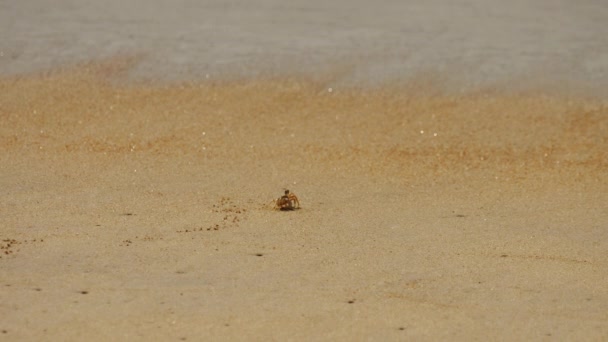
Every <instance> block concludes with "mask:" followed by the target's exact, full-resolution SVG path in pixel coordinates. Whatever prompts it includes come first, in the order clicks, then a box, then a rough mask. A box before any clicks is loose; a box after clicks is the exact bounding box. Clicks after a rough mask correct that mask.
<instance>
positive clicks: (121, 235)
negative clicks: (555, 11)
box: [0, 4, 608, 341]
mask: <svg viewBox="0 0 608 342" xmlns="http://www.w3.org/2000/svg"><path fill="white" fill-rule="evenodd" d="M435 5H437V4H435ZM2 6H9V7H10V6H16V5H7V4H4V5H2ZM22 6H25V7H27V6H26V5H22ZM437 6H439V5H437ZM76 8H78V6H76ZM22 10H24V11H25V9H22ZM583 10H585V7H583V9H582V10H581V11H583ZM301 11H303V13H307V12H306V10H305V9H301ZM49 17H52V16H49ZM13 45H14V46H16V45H15V44H13ZM76 54H78V52H76ZM84 57H85V58H86V57H87V56H84ZM152 59H153V58H152ZM16 60H18V58H16ZM60 60H62V61H69V62H72V61H71V60H70V58H67V59H65V58H64V59H62V58H60ZM147 60H148V59H146V58H145V57H143V60H142V57H141V56H139V57H137V58H123V57H116V58H110V59H106V60H102V61H99V62H91V63H86V64H80V65H77V66H72V67H63V68H62V69H61V70H54V71H51V72H46V73H42V74H41V73H37V72H32V71H36V70H37V67H34V66H32V68H31V69H29V71H27V70H26V71H27V72H26V71H23V70H20V69H19V67H18V64H15V63H18V62H12V63H14V64H13V67H12V69H11V70H14V72H8V71H6V70H4V73H3V76H2V77H1V78H0V120H1V124H0V194H1V197H0V248H1V249H0V252H1V253H2V254H1V258H0V340H7V341H8V340H11V341H14V340H32V341H40V340H58V341H66V340H169V341H171V340H189V341H192V340H194V341H196V340H260V341H262V340H264V341H266V340H278V341H282V340H288V339H292V340H303V341H304V340H349V341H350V340H379V341H385V340H467V341H468V340H488V339H490V340H572V341H581V340H588V341H602V340H607V339H608V323H607V322H608V286H606V284H607V280H608V261H607V260H606V251H608V210H607V209H606V203H608V185H607V182H606V181H607V178H608V103H607V102H606V100H605V99H603V98H602V97H597V94H598V93H597V92H596V93H593V95H596V97H590V96H585V95H584V94H583V95H581V94H580V93H577V94H573V93H569V92H568V91H566V90H567V89H568V88H567V87H566V88H562V91H561V92H555V91H554V90H555V89H552V90H551V91H546V90H547V89H546V88H539V87H537V86H535V87H524V88H526V89H522V88H520V87H518V86H514V87H511V88H508V87H507V88H508V89H506V88H505V87H504V82H503V81H504V79H502V80H498V81H497V83H500V84H502V85H501V87H499V89H496V88H494V89H489V88H488V89H482V90H479V89H478V90H476V91H475V90H470V91H467V92H464V93H463V92H461V91H449V90H447V91H446V89H444V84H443V83H438V81H437V79H436V78H434V77H433V76H429V75H428V74H424V73H422V74H420V76H418V77H413V78H412V77H410V78H408V80H407V82H401V83H399V84H394V83H392V82H388V83H386V84H382V85H373V86H372V85H369V84H368V85H366V86H361V87H347V86H342V87H340V86H335V84H337V83H336V82H335V81H336V75H337V74H340V73H339V72H334V73H332V72H331V70H330V72H325V73H324V72H317V73H312V72H311V73H309V74H305V75H299V76H294V73H288V74H290V76H289V77H287V76H286V77H281V76H276V74H275V76H273V77H262V76H259V75H257V76H256V77H251V75H252V74H249V75H247V77H243V78H240V79H239V78H237V77H229V78H223V79H220V80H218V79H205V78H204V77H203V78H202V80H201V79H199V80H194V81H192V80H190V81H189V82H167V81H166V80H165V81H150V80H148V81H141V79H139V80H138V79H137V78H135V79H134V78H133V77H132V76H133V74H132V72H133V70H138V68H139V67H140V66H141V63H146V62H145V61H147ZM19 63H21V62H19ZM34 64H35V63H33V64H32V65H34ZM42 64H44V63H42ZM169 69H170V67H169ZM262 69H263V68H262ZM329 69H331V68H329ZM422 69H424V68H421V70H422ZM340 70H342V69H340ZM9 71H10V70H9ZM140 71H141V70H140ZM325 71H327V70H325ZM423 71H424V70H423ZM296 73H297V72H296ZM150 75H151V74H150ZM307 75H308V76H307ZM351 75H352V74H351ZM425 75H426V76H425ZM152 76H157V75H152ZM355 78H356V77H355ZM355 78H353V79H355ZM476 79H478V80H481V81H484V80H483V78H476ZM389 80H390V79H389ZM604 81H605V79H603V78H601V79H600V81H598V82H599V83H597V84H603V83H602V82H604ZM501 82H502V83H501ZM577 82H578V81H577V80H574V81H573V82H572V83H569V85H570V86H572V87H576V85H577V84H578V83H577ZM338 83H339V82H338ZM594 84H595V83H594ZM329 87H331V91H329ZM452 89H453V88H452ZM530 89H532V90H530ZM576 89H583V88H576ZM599 90H600V92H599V93H601V92H603V91H604V90H605V89H604V88H600V89H599ZM284 188H289V189H290V190H292V191H293V192H294V193H296V194H297V195H298V197H299V198H300V201H301V204H302V209H300V210H297V211H293V212H281V211H277V210H274V209H273V206H272V203H271V202H272V199H273V198H276V197H278V196H280V195H281V194H282V192H283V189H284Z"/></svg>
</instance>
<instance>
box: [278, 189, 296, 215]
mask: <svg viewBox="0 0 608 342" xmlns="http://www.w3.org/2000/svg"><path fill="white" fill-rule="evenodd" d="M274 203H275V205H276V208H278V209H279V210H296V209H299V208H300V201H298V197H297V196H296V195H295V194H292V193H290V192H289V190H287V189H285V195H283V196H281V197H279V198H277V199H276V200H275V201H274Z"/></svg>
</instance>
